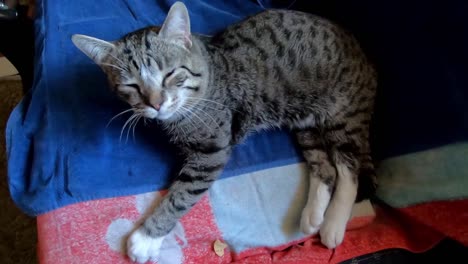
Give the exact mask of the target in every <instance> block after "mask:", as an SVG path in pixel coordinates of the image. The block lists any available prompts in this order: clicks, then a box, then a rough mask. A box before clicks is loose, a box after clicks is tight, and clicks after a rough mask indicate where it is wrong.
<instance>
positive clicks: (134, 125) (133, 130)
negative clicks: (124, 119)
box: [132, 114, 143, 142]
mask: <svg viewBox="0 0 468 264" xmlns="http://www.w3.org/2000/svg"><path fill="white" fill-rule="evenodd" d="M142 117H143V116H142V115H141V114H140V115H139V116H138V118H137V119H136V121H135V122H134V124H133V129H132V134H133V142H135V128H136V126H137V124H138V122H139V121H140V119H141V118H142Z"/></svg>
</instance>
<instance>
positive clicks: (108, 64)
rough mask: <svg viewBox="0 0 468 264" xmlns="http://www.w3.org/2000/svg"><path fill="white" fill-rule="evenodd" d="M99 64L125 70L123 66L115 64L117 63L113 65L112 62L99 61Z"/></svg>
mask: <svg viewBox="0 0 468 264" xmlns="http://www.w3.org/2000/svg"><path fill="white" fill-rule="evenodd" d="M99 65H104V66H109V67H113V68H116V69H118V70H121V71H125V69H124V68H122V67H120V66H117V65H114V64H110V63H105V62H101V63H99Z"/></svg>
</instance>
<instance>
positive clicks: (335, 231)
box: [320, 218, 347, 249]
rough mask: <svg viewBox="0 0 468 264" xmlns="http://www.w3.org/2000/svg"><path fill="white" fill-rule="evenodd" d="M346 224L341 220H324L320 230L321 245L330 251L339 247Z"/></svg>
mask: <svg viewBox="0 0 468 264" xmlns="http://www.w3.org/2000/svg"><path fill="white" fill-rule="evenodd" d="M346 223H347V221H346V220H345V221H343V219H337V218H326V219H325V221H324V222H323V224H322V227H321V228H320V240H321V241H322V244H323V245H325V246H326V247H327V248H330V249H331V248H336V247H337V246H338V245H340V244H341V242H343V238H344V235H345V232H346Z"/></svg>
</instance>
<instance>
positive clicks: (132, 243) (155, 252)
mask: <svg viewBox="0 0 468 264" xmlns="http://www.w3.org/2000/svg"><path fill="white" fill-rule="evenodd" d="M164 238H165V237H158V238H153V237H150V236H148V235H147V234H146V233H145V232H144V231H143V230H142V228H138V229H137V230H135V231H134V232H133V233H132V234H131V235H130V237H129V238H128V240H127V254H128V257H129V258H130V259H131V260H132V261H136V262H138V263H145V262H147V261H148V260H151V261H156V260H157V258H158V256H159V252H160V250H161V245H162V242H163V241H164Z"/></svg>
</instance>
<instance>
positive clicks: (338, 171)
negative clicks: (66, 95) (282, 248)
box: [72, 2, 377, 262]
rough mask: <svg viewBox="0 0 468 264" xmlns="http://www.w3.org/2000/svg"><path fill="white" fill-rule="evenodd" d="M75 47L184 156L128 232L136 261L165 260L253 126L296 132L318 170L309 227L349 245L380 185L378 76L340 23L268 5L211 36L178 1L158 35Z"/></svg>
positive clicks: (149, 32) (313, 175) (80, 42)
mask: <svg viewBox="0 0 468 264" xmlns="http://www.w3.org/2000/svg"><path fill="white" fill-rule="evenodd" d="M72 40H73V43H74V44H75V45H76V46H77V47H78V48H79V49H80V50H81V51H83V52H84V53H85V54H86V55H87V56H89V57H90V58H92V59H93V60H94V61H95V62H96V63H97V64H98V65H100V66H101V67H102V69H103V71H105V72H106V74H107V75H108V79H109V81H110V83H111V87H112V88H113V91H114V92H115V93H116V94H117V95H118V96H119V97H120V98H122V99H123V100H125V101H126V102H128V104H130V106H131V107H132V109H133V112H134V117H135V116H138V117H144V118H147V119H157V120H159V122H160V124H162V126H163V127H164V129H165V130H166V131H167V133H168V134H169V135H170V136H171V138H172V141H173V142H174V143H175V144H176V145H177V146H178V147H179V148H180V149H181V151H182V153H183V154H184V155H185V157H186V159H185V163H184V166H183V167H182V169H181V171H180V173H179V174H178V175H177V176H176V177H175V179H174V183H173V184H172V186H171V187H170V188H169V192H168V194H167V195H166V196H165V197H164V199H163V201H162V203H161V204H160V206H159V207H158V208H157V209H155V211H154V212H153V214H152V215H151V216H150V217H148V218H147V219H146V220H145V221H144V223H143V224H142V225H141V226H140V227H139V228H138V229H136V230H135V231H134V232H133V233H132V234H131V235H130V236H129V238H128V241H127V253H128V255H129V257H130V258H131V259H132V260H133V261H137V262H145V261H147V260H149V259H155V258H157V256H158V254H159V250H160V246H161V243H162V241H163V239H164V237H165V236H166V235H167V234H168V233H169V232H170V231H171V229H172V228H173V227H174V226H175V224H176V223H177V221H178V219H180V218H181V217H182V216H183V215H184V214H185V213H187V211H189V210H190V208H191V207H192V206H193V205H194V204H195V203H196V202H197V201H198V200H200V198H201V197H202V196H203V195H204V194H205V193H206V192H207V190H208V188H209V187H210V186H211V184H212V183H213V181H215V180H216V178H217V177H218V176H219V175H220V173H221V172H222V170H223V167H224V166H225V164H226V162H227V161H228V159H229V156H230V154H231V150H232V148H233V146H235V145H236V144H238V143H239V142H241V141H242V140H243V139H244V138H245V137H246V136H247V135H248V134H249V133H250V132H252V131H256V130H261V129H268V128H274V127H290V128H291V129H293V131H294V133H295V134H296V135H297V141H298V145H299V146H300V148H301V149H302V152H303V155H304V158H305V160H306V163H307V165H308V169H309V174H310V176H309V177H310V187H309V188H310V190H309V197H308V201H307V204H306V206H305V208H304V210H303V212H302V216H301V221H300V228H301V230H302V231H303V232H304V233H306V234H315V233H318V232H319V233H320V237H321V241H322V243H323V244H324V245H325V246H327V247H328V248H335V247H336V246H338V245H339V244H340V243H341V242H342V240H343V237H344V233H345V228H346V223H347V221H348V220H349V218H350V214H351V210H352V207H353V204H354V202H355V201H356V200H361V199H363V198H367V197H369V196H370V195H371V194H372V192H373V191H374V189H375V174H374V168H373V164H372V160H371V156H370V147H369V140H368V139H369V122H370V119H371V115H372V112H373V104H374V95H375V90H376V86H377V81H376V73H375V71H374V68H373V67H372V66H371V64H370V63H369V61H368V60H367V59H366V57H365V55H364V54H363V52H362V50H361V49H360V47H359V44H358V43H357V41H356V40H355V39H354V38H353V37H352V36H351V35H350V34H348V33H346V32H345V31H344V30H342V29H340V28H339V27H338V26H337V25H335V24H334V23H332V22H330V21H327V20H325V19H323V18H320V17H317V16H314V15H311V14H307V13H302V12H298V11H290V10H267V11H264V12H262V13H260V14H257V15H255V16H252V17H249V18H247V19H245V20H244V21H242V22H240V23H237V24H235V25H232V26H230V27H228V28H227V29H226V30H225V31H224V32H222V33H220V34H218V35H216V36H214V37H212V38H208V37H202V36H198V35H192V34H191V32H190V21H189V15H188V11H187V9H186V7H185V5H184V4H182V3H180V2H177V3H175V4H174V5H173V6H172V7H171V9H170V10H169V13H168V15H167V18H166V20H165V22H164V24H163V25H162V27H160V28H159V27H152V28H145V29H142V30H139V31H136V32H133V33H130V34H128V35H127V36H124V37H123V38H122V39H120V40H118V41H115V42H106V41H103V40H99V39H96V38H92V37H88V36H83V35H74V36H73V37H72ZM358 183H359V184H358ZM358 185H359V190H358Z"/></svg>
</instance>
